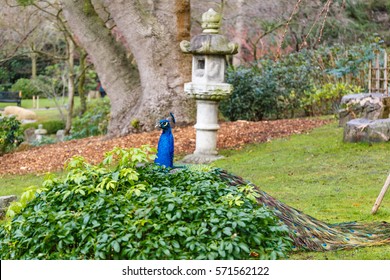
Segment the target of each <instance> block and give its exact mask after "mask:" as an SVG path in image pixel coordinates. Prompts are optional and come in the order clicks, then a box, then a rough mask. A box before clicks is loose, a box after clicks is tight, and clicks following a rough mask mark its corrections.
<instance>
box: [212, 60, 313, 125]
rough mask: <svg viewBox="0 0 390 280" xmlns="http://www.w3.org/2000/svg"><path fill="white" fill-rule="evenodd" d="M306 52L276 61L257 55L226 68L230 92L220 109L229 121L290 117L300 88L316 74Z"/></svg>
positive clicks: (296, 106)
mask: <svg viewBox="0 0 390 280" xmlns="http://www.w3.org/2000/svg"><path fill="white" fill-rule="evenodd" d="M308 55H309V54H308V53H306V52H302V53H295V54H291V55H289V56H286V57H285V58H283V59H281V60H279V61H273V60H271V59H261V60H259V61H258V64H257V65H256V66H252V67H250V68H245V67H238V68H236V69H234V68H230V69H229V70H228V72H227V79H226V80H227V82H228V83H231V84H232V85H233V88H234V90H233V93H232V95H231V97H230V98H229V99H228V100H225V101H223V102H221V106H220V108H221V112H222V114H223V115H224V116H225V117H227V118H228V119H229V120H231V121H235V120H238V119H245V120H250V121H259V120H262V119H263V118H267V119H272V118H286V117H294V116H295V115H296V113H297V111H299V110H300V108H301V103H300V100H301V98H302V97H303V95H304V92H305V91H307V90H310V89H311V88H312V84H313V80H314V79H315V78H316V77H317V76H318V75H319V74H320V73H319V69H318V67H315V66H312V65H311V63H310V60H309V57H308Z"/></svg>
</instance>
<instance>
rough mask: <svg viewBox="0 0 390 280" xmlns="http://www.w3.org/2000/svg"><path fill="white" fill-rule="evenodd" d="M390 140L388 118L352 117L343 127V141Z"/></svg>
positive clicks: (389, 122) (389, 121)
mask: <svg viewBox="0 0 390 280" xmlns="http://www.w3.org/2000/svg"><path fill="white" fill-rule="evenodd" d="M389 140H390V119H380V120H367V119H354V120H350V121H349V122H347V123H346V125H345V128H344V141H345V142H387V141H389Z"/></svg>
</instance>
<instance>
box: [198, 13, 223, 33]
mask: <svg viewBox="0 0 390 280" xmlns="http://www.w3.org/2000/svg"><path fill="white" fill-rule="evenodd" d="M220 26H221V15H220V14H219V13H217V12H216V11H214V10H213V9H212V8H210V9H209V10H208V11H207V12H205V13H204V14H203V15H202V28H203V33H209V34H218V33H219V28H220Z"/></svg>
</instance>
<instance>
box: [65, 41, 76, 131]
mask: <svg viewBox="0 0 390 280" xmlns="http://www.w3.org/2000/svg"><path fill="white" fill-rule="evenodd" d="M68 56H69V57H68V114H67V117H66V125H65V134H66V135H68V134H69V132H70V129H71V128H72V115H73V104H74V43H73V41H72V39H71V38H68Z"/></svg>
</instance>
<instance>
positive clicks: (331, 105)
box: [302, 83, 362, 115]
mask: <svg viewBox="0 0 390 280" xmlns="http://www.w3.org/2000/svg"><path fill="white" fill-rule="evenodd" d="M360 92H362V89H361V88H360V87H358V86H353V85H349V84H344V83H336V84H333V83H332V84H325V85H324V86H322V87H321V88H316V87H314V89H313V91H311V92H306V97H305V98H304V99H303V101H302V102H303V104H304V105H305V106H306V111H307V112H310V115H326V114H332V113H333V114H336V113H337V112H338V109H339V104H340V101H341V98H342V97H343V96H344V95H347V94H353V93H360Z"/></svg>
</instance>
